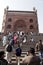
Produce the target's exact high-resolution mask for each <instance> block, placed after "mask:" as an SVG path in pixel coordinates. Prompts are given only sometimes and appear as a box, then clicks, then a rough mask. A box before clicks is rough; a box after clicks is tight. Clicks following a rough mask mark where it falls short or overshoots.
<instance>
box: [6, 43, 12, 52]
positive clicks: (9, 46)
mask: <svg viewBox="0 0 43 65" xmlns="http://www.w3.org/2000/svg"><path fill="white" fill-rule="evenodd" d="M6 50H7V52H12V46H11V45H10V44H9V45H8V46H7V48H6Z"/></svg>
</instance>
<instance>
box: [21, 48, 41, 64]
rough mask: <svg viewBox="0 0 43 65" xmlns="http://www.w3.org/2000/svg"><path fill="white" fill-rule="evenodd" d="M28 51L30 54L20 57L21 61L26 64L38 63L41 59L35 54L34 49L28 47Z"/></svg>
mask: <svg viewBox="0 0 43 65" xmlns="http://www.w3.org/2000/svg"><path fill="white" fill-rule="evenodd" d="M29 51H30V52H29V54H30V55H28V56H26V57H24V58H23V59H22V62H23V63H25V64H28V65H40V62H41V60H40V58H39V56H36V54H35V49H34V48H30V50H29Z"/></svg>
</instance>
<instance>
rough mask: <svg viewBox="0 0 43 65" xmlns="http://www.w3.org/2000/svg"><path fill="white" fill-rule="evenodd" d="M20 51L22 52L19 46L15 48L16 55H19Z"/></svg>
mask: <svg viewBox="0 0 43 65" xmlns="http://www.w3.org/2000/svg"><path fill="white" fill-rule="evenodd" d="M21 52H22V50H21V48H17V49H16V56H21Z"/></svg>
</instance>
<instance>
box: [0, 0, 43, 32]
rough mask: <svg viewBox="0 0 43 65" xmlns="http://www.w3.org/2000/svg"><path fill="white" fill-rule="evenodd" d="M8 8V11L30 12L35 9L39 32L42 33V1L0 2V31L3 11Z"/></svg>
mask: <svg viewBox="0 0 43 65" xmlns="http://www.w3.org/2000/svg"><path fill="white" fill-rule="evenodd" d="M7 6H9V10H20V11H32V10H33V7H35V8H36V9H37V17H38V25H39V32H40V33H43V0H36V1H35V0H0V31H1V29H2V22H3V15H4V9H5V8H6V7H7Z"/></svg>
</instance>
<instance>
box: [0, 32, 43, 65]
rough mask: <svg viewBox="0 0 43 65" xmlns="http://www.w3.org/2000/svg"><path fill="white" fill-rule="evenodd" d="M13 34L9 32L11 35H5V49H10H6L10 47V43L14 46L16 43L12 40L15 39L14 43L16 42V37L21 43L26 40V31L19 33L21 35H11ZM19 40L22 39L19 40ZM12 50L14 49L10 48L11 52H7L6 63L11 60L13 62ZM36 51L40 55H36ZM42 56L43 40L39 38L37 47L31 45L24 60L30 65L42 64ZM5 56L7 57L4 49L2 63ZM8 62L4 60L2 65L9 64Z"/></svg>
mask: <svg viewBox="0 0 43 65" xmlns="http://www.w3.org/2000/svg"><path fill="white" fill-rule="evenodd" d="M11 36H12V35H11V34H10V33H9V35H7V36H6V35H5V36H4V37H3V46H4V47H5V51H7V50H8V49H7V50H6V48H7V47H8V45H9V46H10V47H11V46H12V48H14V45H13V44H12V41H13V43H15V42H16V41H15V42H14V40H16V39H17V43H18V44H19V43H20V44H21V42H22V43H25V42H26V36H25V34H24V33H22V34H21V35H19V36H20V37H19V36H18V35H17V34H16V35H15V34H14V37H13V36H12V37H11ZM7 37H9V38H8V39H7ZM12 38H13V39H14V40H13V39H12ZM18 40H21V41H19V42H18ZM9 41H10V43H9ZM20 44H19V45H20ZM16 50H17V49H16ZM12 51H13V50H12V49H10V52H9V51H7V52H6V59H7V61H6V63H7V64H8V63H9V62H10V63H11V58H12ZM14 52H15V51H14ZM35 52H39V56H36V54H35ZM15 53H16V52H15ZM18 53H19V52H18ZM16 55H17V54H16ZM42 56H43V44H42V40H39V43H36V46H35V49H34V48H32V47H31V48H30V50H29V51H28V56H26V57H24V58H23V59H22V62H23V63H25V64H28V65H40V64H41V65H42V62H41V57H42ZM4 57H5V53H4V51H1V52H0V63H1V62H2V59H4ZM6 63H5V64H4V62H3V64H2V65H7V64H6ZM0 65H1V64H0Z"/></svg>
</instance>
